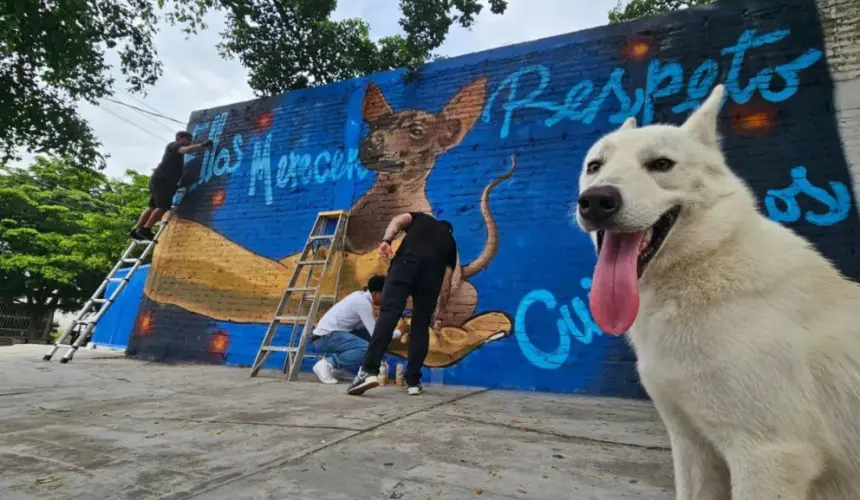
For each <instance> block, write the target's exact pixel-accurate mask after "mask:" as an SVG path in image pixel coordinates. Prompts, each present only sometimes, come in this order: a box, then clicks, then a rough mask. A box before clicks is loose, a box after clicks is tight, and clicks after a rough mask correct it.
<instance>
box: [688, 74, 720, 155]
mask: <svg viewBox="0 0 860 500" xmlns="http://www.w3.org/2000/svg"><path fill="white" fill-rule="evenodd" d="M724 95H725V87H723V86H722V85H717V86H716V87H714V90H712V91H711V95H710V96H708V98H707V99H706V100H705V102H704V103H702V105H701V106H699V108H698V109H697V110H696V111H694V112H693V114H691V115H690V117H689V118H687V121H685V122H684V124H683V125H681V129H682V130H684V131H685V132H687V133H689V134H690V135H692V136H693V138H695V139H696V140H697V141H699V142H701V143H702V144H704V145H706V146H711V147H717V143H718V142H719V136H718V135H717V116H718V115H719V114H720V109H721V108H722V105H723V96H724Z"/></svg>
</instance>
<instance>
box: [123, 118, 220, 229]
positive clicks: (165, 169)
mask: <svg viewBox="0 0 860 500" xmlns="http://www.w3.org/2000/svg"><path fill="white" fill-rule="evenodd" d="M191 138H192V136H191V134H190V133H188V132H186V131H184V130H181V131H179V132H177V133H176V140H175V141H173V142H171V143H170V144H168V145H167V147H165V148H164V156H162V158H161V163H159V164H158V166H157V167H156V168H155V171H154V172H152V177H151V178H150V179H149V207H148V208H147V209H146V210H144V211H143V213H142V214H140V218H139V219H138V220H137V224H136V225H135V226H134V228H132V230H131V231H129V233H128V235H129V236H131V237H132V238H133V239H135V240H138V241H148V240H151V239H152V238H154V236H155V235H154V234H153V233H152V226H154V225H155V223H157V222H158V221H159V219H161V217H162V216H163V215H164V213H165V212H167V211H168V210H170V206H171V205H172V204H173V196H174V195H175V194H176V190H177V189H178V188H179V181H180V180H181V179H182V170H183V167H184V164H185V161H184V159H183V155H186V154H193V153H196V152H198V151H201V150H203V149H206V148H209V147H211V146H212V141H211V140H206V141H204V142H201V143H199V144H191Z"/></svg>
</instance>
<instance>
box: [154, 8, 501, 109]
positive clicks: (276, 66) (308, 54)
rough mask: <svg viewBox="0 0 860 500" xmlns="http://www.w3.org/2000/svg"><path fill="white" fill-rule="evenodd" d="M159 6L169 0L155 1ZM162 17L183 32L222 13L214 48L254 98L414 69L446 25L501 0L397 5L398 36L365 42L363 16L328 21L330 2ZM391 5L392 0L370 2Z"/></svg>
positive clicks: (469, 21)
mask: <svg viewBox="0 0 860 500" xmlns="http://www.w3.org/2000/svg"><path fill="white" fill-rule="evenodd" d="M160 1H161V2H162V3H165V2H167V1H168V0H160ZM176 2H177V8H176V9H175V11H173V12H171V13H170V14H169V15H168V17H169V19H170V20H171V21H172V22H174V23H181V24H183V25H184V26H185V29H186V30H187V31H188V32H189V33H193V32H196V30H197V29H198V28H199V27H205V24H204V23H203V15H204V14H205V13H206V11H207V10H210V9H213V8H215V9H219V10H222V11H225V12H226V13H227V29H226V30H225V31H224V32H223V33H222V35H223V36H224V42H223V43H221V44H220V45H219V47H218V48H219V51H220V53H221V55H222V56H223V57H225V58H232V57H237V58H238V59H239V61H240V62H241V63H242V65H243V66H244V67H245V68H246V69H247V70H248V71H249V73H250V81H249V82H248V84H249V86H250V87H251V88H252V89H254V90H255V91H256V92H257V94H258V95H261V96H262V95H275V94H280V93H283V92H287V91H289V90H295V89H302V88H306V87H311V86H316V85H325V84H327V83H332V82H336V81H341V80H346V79H349V78H354V77H357V76H363V75H368V74H370V73H374V72H377V71H385V70H389V69H395V68H402V67H407V68H409V69H411V70H414V69H415V68H416V67H417V66H418V65H420V64H422V63H424V62H426V61H428V60H430V59H434V58H437V57H439V55H437V54H434V53H433V51H434V50H436V49H437V48H438V47H439V46H440V45H442V42H444V41H445V37H446V36H447V35H448V30H449V29H450V27H451V26H452V25H453V24H454V23H457V24H459V25H460V26H462V27H464V28H470V27H472V26H473V25H474V23H475V18H476V16H477V15H478V14H480V13H481V11H482V10H483V9H484V4H485V3H486V4H488V5H489V7H490V12H492V13H494V14H502V13H504V12H505V10H506V9H507V0H399V2H400V11H401V14H402V16H401V19H400V26H401V27H402V28H403V32H404V35H405V36H404V35H395V36H390V37H383V38H381V39H379V40H377V41H374V40H372V39H371V38H370V27H369V25H368V24H367V23H366V22H365V21H364V20H362V19H358V18H351V19H345V20H341V21H335V20H333V19H331V15H332V13H333V12H334V10H335V8H336V7H337V0H176ZM377 2H378V3H379V7H380V8H386V7H387V8H390V6H391V4H393V3H394V1H393V0H387V1H383V0H377Z"/></svg>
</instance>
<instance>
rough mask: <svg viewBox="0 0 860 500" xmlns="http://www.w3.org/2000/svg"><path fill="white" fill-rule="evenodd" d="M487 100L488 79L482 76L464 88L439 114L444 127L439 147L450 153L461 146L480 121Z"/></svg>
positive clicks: (441, 124)
mask: <svg viewBox="0 0 860 500" xmlns="http://www.w3.org/2000/svg"><path fill="white" fill-rule="evenodd" d="M486 100H487V77H486V76H480V77H478V78H476V79H475V80H474V81H473V82H472V83H470V84H469V85H466V86H465V87H463V88H462V89H461V90H460V91H459V92H457V95H455V96H454V97H453V98H452V99H451V100H450V101H448V104H446V105H445V109H443V110H442V111H441V112H440V113H439V122H440V126H441V127H442V130H441V131H440V132H441V133H440V134H439V145H440V146H442V149H443V150H444V151H448V150H449V149H451V148H453V147H454V146H456V145H458V144H460V142H462V141H463V138H464V137H466V134H467V133H468V132H469V130H471V128H472V127H473V126H474V125H475V122H476V121H478V116H480V115H481V111H482V110H483V109H484V102H485V101H486Z"/></svg>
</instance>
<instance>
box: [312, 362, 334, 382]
mask: <svg viewBox="0 0 860 500" xmlns="http://www.w3.org/2000/svg"><path fill="white" fill-rule="evenodd" d="M333 370H334V367H333V366H332V365H331V363H329V362H328V360H327V359H325V358H323V359H321V360H319V361H317V362H316V364H315V365H314V373H315V374H316V376H317V378H318V379H320V382H322V383H323V384H336V383H337V379H336V378H334V375H332V371H333Z"/></svg>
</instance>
